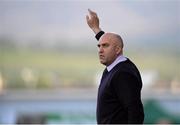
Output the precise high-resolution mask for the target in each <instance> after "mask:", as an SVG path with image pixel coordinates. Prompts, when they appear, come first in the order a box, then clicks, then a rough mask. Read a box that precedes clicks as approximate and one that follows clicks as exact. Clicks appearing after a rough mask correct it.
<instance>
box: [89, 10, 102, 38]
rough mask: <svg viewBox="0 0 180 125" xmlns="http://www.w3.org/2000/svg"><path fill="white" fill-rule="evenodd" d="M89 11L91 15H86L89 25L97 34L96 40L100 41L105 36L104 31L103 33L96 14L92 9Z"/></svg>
mask: <svg viewBox="0 0 180 125" xmlns="http://www.w3.org/2000/svg"><path fill="white" fill-rule="evenodd" d="M88 11H89V15H86V21H87V24H88V26H89V27H90V28H91V29H92V30H93V32H94V33H95V35H96V36H95V37H96V39H97V40H99V39H100V37H101V36H102V35H103V34H104V31H102V30H101V28H100V27H99V18H98V16H97V14H96V12H94V11H92V10H90V9H88Z"/></svg>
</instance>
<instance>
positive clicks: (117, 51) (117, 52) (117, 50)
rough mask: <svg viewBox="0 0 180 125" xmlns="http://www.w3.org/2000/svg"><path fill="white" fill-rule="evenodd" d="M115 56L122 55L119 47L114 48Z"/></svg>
mask: <svg viewBox="0 0 180 125" xmlns="http://www.w3.org/2000/svg"><path fill="white" fill-rule="evenodd" d="M115 50H116V54H117V55H119V54H120V53H122V48H121V47H119V46H116V49H115Z"/></svg>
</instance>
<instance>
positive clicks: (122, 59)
mask: <svg viewBox="0 0 180 125" xmlns="http://www.w3.org/2000/svg"><path fill="white" fill-rule="evenodd" d="M126 60H127V58H126V57H124V56H123V55H119V56H118V57H117V58H116V59H115V60H114V62H113V63H111V65H109V66H107V70H108V72H109V71H111V70H112V69H113V68H114V67H115V66H116V65H117V64H118V63H120V62H124V61H126Z"/></svg>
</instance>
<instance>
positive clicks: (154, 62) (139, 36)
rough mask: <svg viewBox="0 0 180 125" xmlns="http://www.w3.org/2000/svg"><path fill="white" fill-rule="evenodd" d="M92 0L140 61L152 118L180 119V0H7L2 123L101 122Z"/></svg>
mask: <svg viewBox="0 0 180 125" xmlns="http://www.w3.org/2000/svg"><path fill="white" fill-rule="evenodd" d="M88 8H90V9H92V10H94V11H96V12H97V13H98V16H99V17H100V26H101V28H102V29H103V30H105V31H106V32H111V31H113V32H116V33H119V34H120V35H121V36H122V38H123V40H124V44H125V47H124V55H125V56H126V57H128V58H130V59H131V60H132V61H133V62H134V63H135V64H136V65H137V67H138V68H139V70H140V72H141V75H142V80H143V89H142V100H143V104H144V109H145V121H144V123H149V124H151V123H153V124H154V123H164V124H167V123H174V124H175V123H180V120H179V119H180V50H179V47H180V35H179V34H180V23H179V22H180V9H179V8H180V1H179V0H172V1H168V0H164V1H161V0H157V1H139V0H135V1H134V0H132V1H131V0H129V1H125V0H120V1H105V0H104V1H78V0H77V1H73V0H69V1H64V0H62V1H31V0H30V1H18V0H15V1H3V0H2V1H0V17H1V20H0V111H1V112H0V123H1V124H6V123H9V124H14V123H17V124H21V123H23V124H27V123H33V124H34V123H36V124H40V123H42V124H53V123H70V124H76V123H92V124H94V123H96V117H95V112H96V96H97V89H98V85H99V80H100V78H101V74H102V71H103V69H104V68H105V67H104V66H103V65H101V64H100V63H99V59H98V54H97V52H98V51H97V47H96V45H97V43H98V41H96V39H95V37H94V34H93V32H92V31H91V30H90V29H89V27H88V25H87V24H86V19H85V16H86V14H88V11H87V9H88Z"/></svg>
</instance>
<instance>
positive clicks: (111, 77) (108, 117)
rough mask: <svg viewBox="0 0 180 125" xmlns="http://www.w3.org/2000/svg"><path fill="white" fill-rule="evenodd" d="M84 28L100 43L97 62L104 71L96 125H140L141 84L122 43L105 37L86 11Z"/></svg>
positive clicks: (93, 15)
mask: <svg viewBox="0 0 180 125" xmlns="http://www.w3.org/2000/svg"><path fill="white" fill-rule="evenodd" d="M86 20H87V24H88V25H89V27H90V28H91V29H92V30H93V31H94V33H95V34H96V36H95V37H96V39H97V40H99V43H98V48H99V60H100V63H101V64H103V65H105V66H106V68H105V70H104V72H103V75H102V78H101V82H100V85H99V88H98V97H97V111H96V116H97V123H98V124H121V123H123V124H133V123H135V124H142V123H143V120H144V110H143V105H142V101H141V88H142V80H141V76H140V73H139V71H138V69H137V67H136V66H135V64H134V63H133V62H132V61H130V60H129V59H128V58H127V57H125V56H123V47H124V44H123V40H122V38H121V37H120V36H119V35H118V34H115V33H104V31H102V30H101V29H100V27H99V18H98V16H97V14H96V13H95V12H93V11H91V10H89V15H87V16H86Z"/></svg>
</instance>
